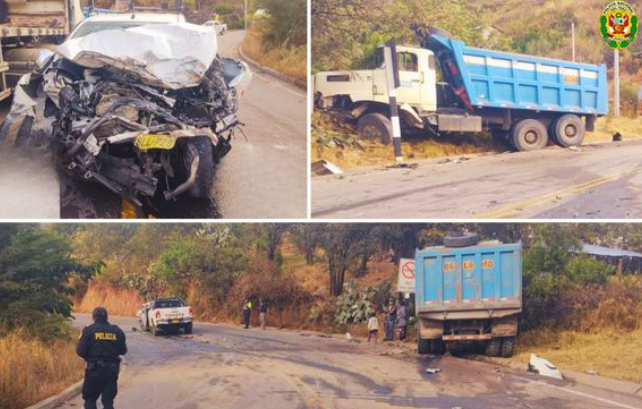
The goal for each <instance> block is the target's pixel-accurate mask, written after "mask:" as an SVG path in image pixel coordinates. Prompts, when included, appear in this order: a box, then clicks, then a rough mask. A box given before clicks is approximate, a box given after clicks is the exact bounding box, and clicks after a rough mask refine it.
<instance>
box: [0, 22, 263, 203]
mask: <svg viewBox="0 0 642 409" xmlns="http://www.w3.org/2000/svg"><path fill="white" fill-rule="evenodd" d="M72 37H73V36H72ZM250 78H251V73H250V71H249V68H248V67H247V65H246V64H245V63H242V62H238V61H235V60H232V59H227V58H220V57H219V56H218V55H217V44H216V36H215V35H213V33H212V28H208V27H202V26H197V25H193V24H188V23H181V22H178V23H171V24H148V25H142V26H138V27H131V28H116V29H110V30H104V31H99V32H94V33H90V34H88V35H85V36H82V37H79V38H71V39H69V40H67V41H66V42H65V43H64V44H62V45H61V46H60V47H59V48H58V50H57V51H56V53H55V55H53V56H52V57H51V58H49V59H48V60H47V61H46V62H44V63H42V64H41V66H40V67H39V68H38V69H37V70H36V71H34V72H32V73H31V74H27V75H25V76H24V77H22V78H21V80H20V81H19V84H18V86H17V87H16V92H15V96H14V101H13V104H12V106H11V111H10V113H9V116H8V117H7V120H6V121H5V123H4V125H3V126H2V129H1V130H0V146H16V145H17V146H24V145H33V146H43V147H46V148H47V149H51V151H52V152H53V156H54V158H55V160H56V162H57V164H59V165H61V167H63V168H64V169H66V170H67V171H68V172H71V173H72V174H74V175H77V176H80V177H81V178H84V179H86V180H90V181H95V182H99V183H101V184H102V185H104V186H106V187H107V188H109V189H110V190H111V191H113V192H114V193H116V194H119V195H121V196H122V197H124V198H127V199H129V200H132V201H133V202H135V203H136V204H138V205H140V206H142V205H143V203H151V201H152V200H174V199H176V198H177V197H178V196H179V195H182V194H186V195H188V196H191V197H196V198H207V197H209V196H210V191H211V189H212V185H213V178H214V170H215V166H216V164H217V163H218V161H219V160H220V159H221V158H222V157H223V156H225V155H226V154H227V153H228V152H229V151H230V149H231V144H230V142H231V138H232V135H233V133H234V131H235V129H237V128H238V126H239V125H240V122H239V120H238V118H237V116H236V112H237V110H238V99H239V97H240V95H242V93H243V92H244V89H245V87H247V85H248V84H249V81H250Z"/></svg>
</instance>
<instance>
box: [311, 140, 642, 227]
mask: <svg viewBox="0 0 642 409" xmlns="http://www.w3.org/2000/svg"><path fill="white" fill-rule="evenodd" d="M391 149H392V148H391ZM453 159H457V160H444V159H430V160H422V161H408V162H407V165H410V166H409V167H405V168H394V167H368V168H360V169H359V168H356V169H351V170H348V171H346V172H345V173H344V174H343V175H333V176H321V177H314V178H313V179H312V217H315V218H351V219H374V218H392V219H400V218H403V219H415V218H417V219H418V218H435V219H470V218H483V219H499V218H551V219H553V218H560V219H561V218H583V219H584V218H585V219H591V218H600V219H629V218H640V217H642V206H641V204H642V195H641V192H642V172H641V171H642V140H639V139H638V140H631V141H624V142H618V143H612V142H609V143H601V144H592V145H585V146H582V147H581V148H580V149H578V150H571V149H562V148H559V147H548V148H546V149H544V150H541V151H536V152H520V153H504V154H486V155H471V156H467V157H464V158H453ZM461 159H463V160H461Z"/></svg>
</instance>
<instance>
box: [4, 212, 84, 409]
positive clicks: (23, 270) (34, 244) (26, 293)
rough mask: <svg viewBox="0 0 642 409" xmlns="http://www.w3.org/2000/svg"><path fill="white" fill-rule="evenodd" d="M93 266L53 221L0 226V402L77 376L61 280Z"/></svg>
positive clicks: (23, 401) (17, 401)
mask: <svg viewBox="0 0 642 409" xmlns="http://www.w3.org/2000/svg"><path fill="white" fill-rule="evenodd" d="M94 270H95V269H94V268H90V267H89V266H87V265H83V264H82V263H80V262H78V261H77V260H76V259H75V258H74V257H73V255H72V252H71V246H70V243H69V238H68V236H67V235H65V234H64V233H63V232H61V231H59V230H57V229H56V228H55V227H41V226H39V225H36V224H32V225H15V224H11V225H7V224H5V225H2V226H1V227H0V372H1V373H2V374H3V375H7V376H2V377H0V407H1V408H7V409H18V408H24V407H26V406H29V405H31V404H33V403H35V402H37V401H38V400H40V399H44V398H46V397H47V396H49V395H51V394H53V393H57V392H59V391H60V390H62V389H64V388H65V387H67V386H68V385H69V384H70V383H71V382H73V381H76V380H78V379H79V378H80V374H81V368H82V361H81V360H80V359H79V358H78V357H77V356H76V354H75V349H74V346H75V342H74V339H75V336H73V331H72V329H71V327H70V326H69V317H70V316H71V301H70V299H69V296H70V295H73V290H72V288H71V287H69V286H68V285H67V284H66V282H67V280H68V278H69V277H70V276H71V275H72V274H74V275H77V276H82V277H88V276H89V275H90V274H91V273H92V272H93V271H94Z"/></svg>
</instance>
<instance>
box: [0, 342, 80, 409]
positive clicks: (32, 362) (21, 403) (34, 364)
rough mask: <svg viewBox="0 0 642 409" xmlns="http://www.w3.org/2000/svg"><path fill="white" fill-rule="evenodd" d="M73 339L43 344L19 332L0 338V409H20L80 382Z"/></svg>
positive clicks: (77, 359) (78, 364) (78, 362)
mask: <svg viewBox="0 0 642 409" xmlns="http://www.w3.org/2000/svg"><path fill="white" fill-rule="evenodd" d="M82 373H83V362H82V360H81V359H80V358H79V357H78V356H77V355H76V350H75V342H74V340H72V339H67V340H58V341H55V342H53V343H51V344H46V343H44V342H42V341H40V340H37V339H33V338H29V337H28V336H27V335H26V332H24V331H22V330H16V331H11V332H10V333H8V334H7V335H4V336H2V337H0V374H2V376H0V408H2V409H22V408H25V407H28V406H30V405H33V404H34V403H36V402H39V401H40V400H42V399H46V398H47V397H49V396H52V395H54V394H56V393H58V392H60V391H62V390H64V389H65V388H67V387H69V386H70V385H71V384H73V383H74V382H76V381H78V380H80V379H81V378H82Z"/></svg>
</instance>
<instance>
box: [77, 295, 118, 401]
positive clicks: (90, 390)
mask: <svg viewBox="0 0 642 409" xmlns="http://www.w3.org/2000/svg"><path fill="white" fill-rule="evenodd" d="M92 317H93V319H94V323H93V324H91V325H89V326H87V327H85V329H83V331H82V334H81V335H80V340H79V341H78V346H77V347H76V353H77V354H78V356H80V357H81V358H83V359H84V360H85V361H86V362H87V369H86V370H85V381H84V383H83V385H82V398H83V399H84V400H85V409H97V406H96V401H97V400H98V398H99V397H100V398H101V401H102V403H103V407H104V409H114V398H115V397H116V394H117V393H118V374H119V373H120V355H125V354H126V353H127V343H126V341H125V333H124V332H123V331H122V330H121V329H120V328H118V326H116V325H112V324H110V323H109V321H107V318H108V317H107V310H106V309H104V308H103V307H97V308H96V309H94V311H93V313H92Z"/></svg>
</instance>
